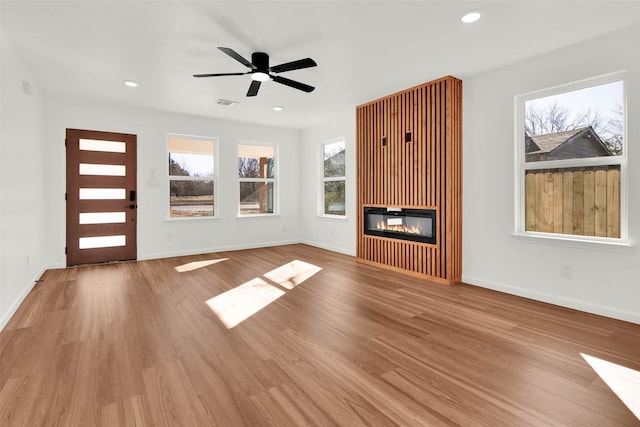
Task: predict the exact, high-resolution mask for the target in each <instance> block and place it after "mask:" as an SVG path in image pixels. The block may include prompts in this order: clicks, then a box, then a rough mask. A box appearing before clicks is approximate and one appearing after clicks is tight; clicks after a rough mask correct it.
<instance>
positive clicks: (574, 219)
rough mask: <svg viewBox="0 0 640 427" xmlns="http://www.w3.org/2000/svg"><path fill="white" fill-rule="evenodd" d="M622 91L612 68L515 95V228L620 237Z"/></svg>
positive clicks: (623, 204)
mask: <svg viewBox="0 0 640 427" xmlns="http://www.w3.org/2000/svg"><path fill="white" fill-rule="evenodd" d="M624 98H625V95H624V80H623V78H622V74H620V73H617V74H614V75H608V76H604V77H599V78H595V79H589V80H585V81H581V82H577V83H573V84H569V85H564V86H561V87H556V88H552V89H548V90H544V91H539V92H535V93H531V94H527V95H522V96H519V97H517V98H516V108H517V127H516V129H517V136H516V140H517V143H518V149H517V150H516V152H517V169H516V170H517V173H518V175H519V176H518V181H519V182H520V185H519V188H518V189H517V191H518V193H519V194H518V196H517V197H516V201H517V202H516V203H518V206H517V208H516V213H517V217H516V224H517V232H518V233H520V234H539V233H549V234H551V235H556V237H563V238H567V237H568V236H570V238H571V239H574V240H575V239H578V240H592V241H613V240H614V239H615V240H618V241H624V240H626V238H627V237H626V235H627V230H626V196H625V195H626V182H627V181H626V165H627V163H626V145H625V144H626V140H625V129H624V122H625V120H624V118H625V111H624V110H625V102H624ZM560 235H562V236H560Z"/></svg>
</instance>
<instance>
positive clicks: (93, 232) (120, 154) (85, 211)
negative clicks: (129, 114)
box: [66, 129, 137, 266]
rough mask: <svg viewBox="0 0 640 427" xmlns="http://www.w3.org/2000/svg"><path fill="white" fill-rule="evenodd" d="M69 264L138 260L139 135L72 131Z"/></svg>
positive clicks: (69, 146)
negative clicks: (137, 143) (137, 155)
mask: <svg viewBox="0 0 640 427" xmlns="http://www.w3.org/2000/svg"><path fill="white" fill-rule="evenodd" d="M66 146H67V194H66V198H67V248H66V253H67V265H68V266H70V265H78V264H91V263H98V262H109V261H123V260H133V259H136V253H137V249H136V222H137V218H136V212H137V210H136V208H137V202H136V200H137V198H136V135H129V134H123V133H110V132H98V131H90V130H78V129H67V139H66Z"/></svg>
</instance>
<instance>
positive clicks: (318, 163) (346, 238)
mask: <svg viewBox="0 0 640 427" xmlns="http://www.w3.org/2000/svg"><path fill="white" fill-rule="evenodd" d="M355 114H356V113H355V106H354V108H353V109H352V110H350V111H344V112H341V113H337V114H336V115H335V117H334V118H333V119H332V120H329V121H327V122H325V123H324V124H322V125H319V126H316V127H313V128H310V129H306V130H305V131H303V142H304V145H303V148H302V153H301V165H302V169H301V170H302V177H301V180H302V192H301V195H300V201H301V205H302V206H301V213H302V218H301V221H302V230H303V231H302V240H303V242H304V243H307V244H309V245H313V246H318V247H321V248H325V249H329V250H332V251H336V252H342V253H345V254H348V255H355V254H356V125H355ZM341 137H343V138H344V139H345V155H346V159H345V161H346V178H347V181H346V186H347V187H346V191H345V193H346V219H337V218H330V217H323V216H321V215H320V212H321V209H320V206H319V201H320V192H321V191H322V187H321V184H320V182H321V181H320V180H321V177H322V157H321V144H322V143H323V142H326V141H328V140H332V139H335V138H341Z"/></svg>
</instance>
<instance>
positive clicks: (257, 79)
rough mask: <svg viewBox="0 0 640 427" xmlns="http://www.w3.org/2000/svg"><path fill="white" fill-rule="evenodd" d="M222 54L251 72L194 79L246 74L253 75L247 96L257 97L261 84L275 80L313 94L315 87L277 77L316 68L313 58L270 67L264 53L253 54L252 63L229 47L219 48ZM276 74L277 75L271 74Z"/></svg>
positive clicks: (199, 75)
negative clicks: (287, 72) (294, 71)
mask: <svg viewBox="0 0 640 427" xmlns="http://www.w3.org/2000/svg"><path fill="white" fill-rule="evenodd" d="M218 49H220V50H221V51H222V52H224V53H226V54H227V55H229V56H230V57H232V58H233V59H235V60H236V61H238V62H239V63H241V64H242V65H244V66H245V67H248V68H249V71H247V72H245V73H213V74H194V75H193V77H198V78H200V77H220V76H242V75H245V74H251V85H250V86H249V90H248V91H247V96H256V95H257V94H258V90H259V89H260V84H261V83H262V82H265V81H267V80H273V81H274V82H276V83H280V84H283V85H285V86H289V87H292V88H294V89H298V90H301V91H303V92H307V93H309V92H313V90H314V89H315V87H313V86H309V85H307V84H305V83H300V82H298V81H295V80H291V79H287V78H286V77H281V76H279V75H277V74H278V73H283V72H285V71H293V70H300V69H303V68H310V67H315V66H317V65H318V64H316V61H314V60H313V59H311V58H305V59H299V60H297V61H291V62H286V63H284V64H280V65H275V66H273V67H269V55H267V54H266V53H264V52H254V53H252V54H251V62H249V61H247V60H246V59H245V58H244V57H243V56H242V55H240V54H238V53H237V52H236V51H235V50H233V49H231V48H228V47H218ZM271 73H276V74H271Z"/></svg>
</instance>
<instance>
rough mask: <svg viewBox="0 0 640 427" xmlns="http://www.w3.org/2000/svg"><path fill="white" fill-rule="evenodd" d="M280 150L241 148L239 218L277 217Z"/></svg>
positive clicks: (273, 147) (245, 145)
mask: <svg viewBox="0 0 640 427" xmlns="http://www.w3.org/2000/svg"><path fill="white" fill-rule="evenodd" d="M277 151H278V150H277V146H276V145H275V144H249V143H243V144H240V145H238V184H239V194H240V200H239V207H238V213H239V215H243V216H244V215H265V214H275V213H277V206H276V194H277V192H276V190H277V188H276V186H277V175H278V172H277V164H276V162H277Z"/></svg>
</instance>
